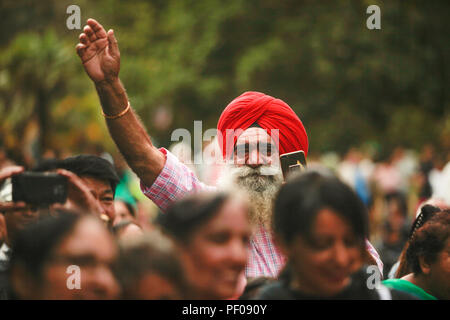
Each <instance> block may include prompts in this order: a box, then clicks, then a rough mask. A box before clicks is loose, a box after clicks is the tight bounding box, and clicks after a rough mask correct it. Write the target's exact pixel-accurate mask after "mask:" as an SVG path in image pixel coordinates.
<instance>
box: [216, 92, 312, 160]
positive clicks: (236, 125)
mask: <svg viewBox="0 0 450 320" xmlns="http://www.w3.org/2000/svg"><path fill="white" fill-rule="evenodd" d="M254 123H257V124H258V125H259V126H260V127H261V128H263V129H266V130H267V131H268V134H271V130H273V129H278V130H279V142H280V146H279V149H280V154H283V153H288V152H294V151H298V150H303V151H304V152H305V157H306V155H307V154H308V136H307V135H306V130H305V128H304V127H303V124H302V122H301V121H300V119H299V118H298V117H297V115H296V114H295V112H294V111H293V110H292V109H291V107H289V106H288V105H287V104H286V103H285V102H284V101H282V100H280V99H275V98H273V97H271V96H268V95H266V94H264V93H261V92H254V91H249V92H245V93H243V94H242V95H240V96H239V97H237V98H236V99H234V100H233V101H231V102H230V104H229V105H228V106H227V107H226V108H225V110H224V111H223V112H222V115H221V116H220V119H219V122H218V123H217V130H218V131H220V132H221V133H222V141H220V139H219V144H220V147H221V148H222V154H223V156H224V158H225V155H227V154H228V155H231V154H232V152H233V148H234V145H235V143H236V140H237V138H238V136H239V134H236V135H235V136H234V139H233V141H231V138H232V137H233V135H230V134H228V135H229V139H228V137H227V135H226V134H227V129H232V130H236V129H242V130H246V129H247V128H249V127H250V126H251V125H252V124H254ZM268 129H270V130H268ZM228 140H230V141H228ZM227 141H228V143H227ZM227 146H228V147H227ZM228 157H229V156H228Z"/></svg>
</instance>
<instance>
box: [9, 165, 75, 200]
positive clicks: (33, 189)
mask: <svg viewBox="0 0 450 320" xmlns="http://www.w3.org/2000/svg"><path fill="white" fill-rule="evenodd" d="M11 181H12V200H13V201H14V202H18V201H23V202H25V203H29V204H34V205H50V204H53V203H65V202H66V200H67V178H66V177H64V176H61V175H59V174H57V173H53V172H22V173H20V174H17V175H14V176H12V178H11Z"/></svg>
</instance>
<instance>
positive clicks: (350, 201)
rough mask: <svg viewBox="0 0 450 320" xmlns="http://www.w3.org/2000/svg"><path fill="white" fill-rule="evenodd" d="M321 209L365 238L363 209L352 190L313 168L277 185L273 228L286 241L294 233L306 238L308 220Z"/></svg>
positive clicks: (365, 216) (366, 229) (364, 213)
mask: <svg viewBox="0 0 450 320" xmlns="http://www.w3.org/2000/svg"><path fill="white" fill-rule="evenodd" d="M325 208H328V209H331V210H333V211H334V212H336V213H337V214H338V215H340V216H341V217H343V218H344V219H345V220H346V221H348V223H349V224H350V225H351V227H352V229H353V232H354V233H355V235H356V236H357V237H359V238H360V239H361V240H364V238H368V214H367V210H366V207H365V206H364V204H363V203H362V202H361V200H360V199H359V197H358V196H357V195H356V193H355V192H354V191H353V190H352V189H351V188H350V187H349V186H347V185H346V184H344V183H343V182H341V181H340V180H339V179H338V178H337V177H335V176H333V175H331V174H322V173H319V172H317V171H306V172H304V173H302V174H300V175H298V176H295V177H293V178H292V179H291V180H288V181H287V182H286V184H284V185H283V186H282V187H281V188H280V190H279V192H278V194H277V197H276V199H275V204H274V214H273V228H274V231H275V233H276V234H277V236H279V237H280V240H283V241H285V242H286V243H287V244H289V243H291V242H292V240H293V239H294V238H295V236H297V235H302V236H304V237H305V238H306V239H310V237H311V234H310V232H311V226H312V223H313V222H314V219H315V217H316V215H317V214H318V213H319V211H320V210H322V209H325ZM361 246H364V241H361Z"/></svg>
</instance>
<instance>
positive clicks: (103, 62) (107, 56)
mask: <svg viewBox="0 0 450 320" xmlns="http://www.w3.org/2000/svg"><path fill="white" fill-rule="evenodd" d="M87 24H88V25H87V26H85V27H84V29H83V31H84V32H83V33H82V34H80V43H79V44H78V45H77V47H76V49H77V53H78V55H79V57H80V58H81V61H82V62H83V66H84V69H85V70H86V73H87V74H88V75H89V77H90V78H91V79H92V81H94V82H101V81H104V80H106V81H113V80H115V79H117V78H118V75H119V70H120V53H119V47H118V45H117V40H116V38H115V37H114V32H113V31H112V30H109V31H108V33H106V31H105V29H104V28H103V27H102V25H101V24H100V23H98V22H97V21H95V20H94V19H88V21H87Z"/></svg>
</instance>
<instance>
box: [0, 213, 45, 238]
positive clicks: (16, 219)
mask: <svg viewBox="0 0 450 320" xmlns="http://www.w3.org/2000/svg"><path fill="white" fill-rule="evenodd" d="M4 217H5V223H6V230H7V232H8V240H9V241H11V237H14V235H15V234H16V233H17V232H18V231H19V230H22V229H23V228H25V227H26V226H27V225H28V224H30V223H33V222H35V221H36V220H37V219H38V218H39V211H38V210H36V209H35V208H31V207H30V206H27V207H25V208H23V209H20V210H16V211H9V212H5V213H4Z"/></svg>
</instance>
